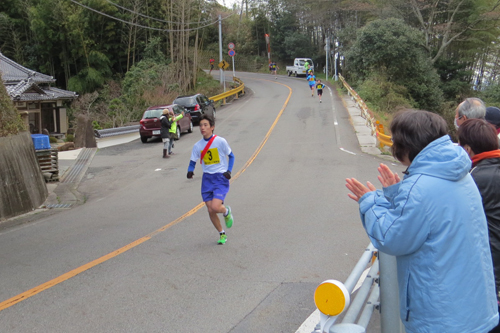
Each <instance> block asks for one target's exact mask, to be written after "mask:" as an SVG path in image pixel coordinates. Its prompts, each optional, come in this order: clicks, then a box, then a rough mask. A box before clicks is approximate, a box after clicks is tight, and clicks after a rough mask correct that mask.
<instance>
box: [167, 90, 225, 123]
mask: <svg viewBox="0 0 500 333" xmlns="http://www.w3.org/2000/svg"><path fill="white" fill-rule="evenodd" d="M174 103H175V104H179V105H182V106H183V107H184V108H185V109H186V111H187V112H189V114H191V118H192V119H193V122H194V123H195V124H199V123H200V118H201V116H202V115H204V114H208V115H210V116H212V117H213V118H214V119H215V105H214V101H212V100H211V99H208V97H207V96H205V95H203V94H196V95H190V96H179V97H177V98H176V99H175V100H174Z"/></svg>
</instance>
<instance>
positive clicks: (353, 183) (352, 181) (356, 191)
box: [345, 178, 376, 201]
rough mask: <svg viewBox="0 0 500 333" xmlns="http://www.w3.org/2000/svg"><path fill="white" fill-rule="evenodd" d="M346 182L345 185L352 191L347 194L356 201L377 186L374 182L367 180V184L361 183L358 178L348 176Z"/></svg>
mask: <svg viewBox="0 0 500 333" xmlns="http://www.w3.org/2000/svg"><path fill="white" fill-rule="evenodd" d="M346 182H347V183H346V184H345V186H346V187H347V188H348V189H349V191H351V192H352V194H351V193H349V194H347V195H348V196H349V198H351V199H352V200H354V201H359V199H361V197H362V196H363V195H365V194H366V193H368V192H372V191H375V190H376V188H375V186H373V184H372V183H370V182H366V185H367V186H365V185H363V184H361V183H360V182H359V181H358V180H357V179H356V178H347V179H346Z"/></svg>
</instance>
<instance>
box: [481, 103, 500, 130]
mask: <svg viewBox="0 0 500 333" xmlns="http://www.w3.org/2000/svg"><path fill="white" fill-rule="evenodd" d="M484 119H486V121H487V122H489V123H490V124H493V126H495V127H496V128H497V129H498V128H500V109H499V108H497V107H496V106H488V107H487V108H486V115H485V117H484Z"/></svg>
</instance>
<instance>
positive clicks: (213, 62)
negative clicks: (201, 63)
mask: <svg viewBox="0 0 500 333" xmlns="http://www.w3.org/2000/svg"><path fill="white" fill-rule="evenodd" d="M209 62H210V72H209V73H208V74H212V69H214V64H215V59H214V57H212V58H210V60H209Z"/></svg>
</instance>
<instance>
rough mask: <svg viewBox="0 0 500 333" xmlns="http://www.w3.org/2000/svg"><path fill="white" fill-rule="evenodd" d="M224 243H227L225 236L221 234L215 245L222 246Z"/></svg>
mask: <svg viewBox="0 0 500 333" xmlns="http://www.w3.org/2000/svg"><path fill="white" fill-rule="evenodd" d="M226 241H227V236H226V234H221V235H220V238H219V241H218V242H217V244H218V245H224V244H226Z"/></svg>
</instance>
